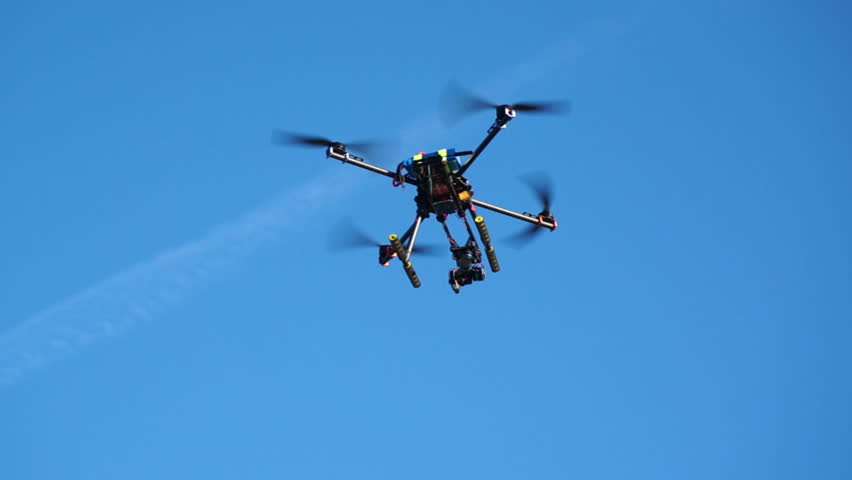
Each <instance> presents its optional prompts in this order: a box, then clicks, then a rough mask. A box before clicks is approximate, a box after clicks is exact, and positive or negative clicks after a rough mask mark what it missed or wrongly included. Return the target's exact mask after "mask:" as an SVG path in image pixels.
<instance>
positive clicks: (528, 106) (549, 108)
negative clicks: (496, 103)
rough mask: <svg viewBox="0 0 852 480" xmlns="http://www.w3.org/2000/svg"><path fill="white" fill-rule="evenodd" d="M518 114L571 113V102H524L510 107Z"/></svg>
mask: <svg viewBox="0 0 852 480" xmlns="http://www.w3.org/2000/svg"><path fill="white" fill-rule="evenodd" d="M509 108H511V109H512V110H514V111H516V112H537V113H563V112H566V113H567V112H569V111H571V102H569V101H567V100H560V101H551V102H523V103H515V104H513V105H509Z"/></svg>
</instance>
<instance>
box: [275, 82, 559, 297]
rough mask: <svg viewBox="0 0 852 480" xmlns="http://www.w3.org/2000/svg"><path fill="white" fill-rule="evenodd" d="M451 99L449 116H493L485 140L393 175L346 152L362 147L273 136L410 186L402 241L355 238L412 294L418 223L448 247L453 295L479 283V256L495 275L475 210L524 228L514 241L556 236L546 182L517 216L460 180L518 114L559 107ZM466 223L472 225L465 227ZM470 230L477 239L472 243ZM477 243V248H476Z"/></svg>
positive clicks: (425, 157) (424, 158)
mask: <svg viewBox="0 0 852 480" xmlns="http://www.w3.org/2000/svg"><path fill="white" fill-rule="evenodd" d="M448 94H449V95H452V96H453V98H452V101H451V103H452V107H451V108H452V110H453V111H454V113H471V112H473V111H477V110H482V109H489V110H493V111H494V112H495V114H496V115H495V118H494V122H493V123H492V124H491V126H490V127H489V128H488V131H487V134H486V136H485V139H483V140H482V142H480V144H479V146H478V147H476V149H475V150H464V151H457V150H456V149H454V148H443V149H440V150H436V151H433V152H419V153H417V154H416V155H413V156H411V157H410V158H407V159H405V160H403V161H402V162H400V163H399V164H398V165H397V167H396V169H395V170H388V169H385V168H382V167H381V166H379V165H375V164H372V163H369V162H368V161H367V160H365V159H364V158H362V157H359V156H356V155H354V154H352V153H351V152H350V151H349V150H354V151H359V152H360V151H365V150H369V144H368V143H366V142H362V143H359V142H352V143H348V144H345V143H343V142H338V141H334V140H330V139H327V138H325V137H319V136H312V135H304V134H297V133H290V132H285V131H277V132H276V134H275V137H274V140H275V141H276V143H281V144H290V145H301V146H314V147H325V156H326V158H332V159H335V160H339V161H341V162H343V163H345V164H349V165H354V166H356V167H359V168H362V169H364V170H368V171H370V172H373V173H377V174H379V175H383V176H385V177H389V178H390V179H391V182H392V185H393V186H394V187H402V188H405V185H412V186H414V187H415V188H416V189H417V194H416V196H415V197H414V202H415V204H416V215H415V218H414V222H413V223H412V224H411V226H410V227H408V229H407V230H406V231H405V233H403V234H402V235H397V234H395V233H394V234H391V235H390V236H388V237H387V243H385V244H379V243H375V242H370V241H369V240H368V239H367V237H366V236H365V235H363V234H360V233H359V234H358V236H359V237H361V238H360V240H361V241H362V243H368V242H369V243H373V244H374V245H375V246H377V247H378V249H379V264H380V265H383V266H388V265H389V263H390V262H391V260H392V259H393V258H394V257H396V258H398V259H399V260H400V262H401V263H402V268H403V270H404V271H405V274H406V276H407V277H408V280H409V281H410V282H411V285H412V286H413V287H414V288H418V287H420V285H421V283H420V279H419V277H418V276H417V272H416V271H415V270H414V266H413V265H412V261H411V260H412V257H413V255H414V254H415V253H417V252H418V251H419V250H423V249H422V248H418V247H419V246H418V247H416V246H415V242H416V241H417V235H418V233H419V232H420V227H421V224H422V222H423V220H425V219H427V218H429V216H430V215H434V216H435V218H436V219H437V221H438V223H440V224H441V227H442V228H443V230H444V233H445V235H446V237H447V241H448V242H449V245H450V247H449V250H450V253H451V254H452V258H453V260H454V261H455V264H456V266H455V267H454V268H452V269H451V270H450V271H449V280H448V283H449V284H450V287H451V288H452V290H453V292H455V293H459V292H460V291H461V287H462V286H465V285H470V284H472V283H473V282H479V281H482V280H485V267H484V265H483V262H482V253H483V252H484V253H485V257H486V258H487V260H488V266H489V267H490V269H491V272H493V273H496V272H499V271H500V263H499V262H498V260H497V253H496V251H495V249H494V245H493V244H492V241H491V236H490V235H489V232H488V227H487V226H486V224H485V218H484V217H483V216H482V215H480V214H479V211H478V210H477V207H481V208H483V209H485V210H490V211H492V212H496V213H499V214H502V215H505V216H508V217H511V218H514V219H517V220H521V221H523V222H526V223H529V224H530V226H529V227H528V229H526V230H524V231H522V232H521V233H520V234H519V235H517V237H518V238H519V239H528V238H530V237H531V236H533V235H535V234H536V233H538V232H540V231H542V230H550V231H553V230H556V227H557V226H558V224H557V221H556V219H555V218H554V216H553V213H552V212H551V211H550V203H551V192H550V188H549V186H548V185H547V184H546V182H542V181H534V180H529V181H528V184H529V186H530V187H531V188H533V190H535V192H536V194H537V196H538V199H539V201H540V203H541V210H540V211H539V212H538V213H535V214H533V213H529V212H523V213H519V212H516V211H513V210H509V209H507V208H503V207H500V206H497V205H493V204H490V203H486V202H484V201H482V200H479V199H478V198H475V197H474V191H473V187H472V186H471V184H470V182H469V181H468V180H467V178H465V176H464V174H465V173H466V172H467V171H468V169H470V167H471V165H473V163H474V161H476V159H477V158H479V156H480V155H481V154H482V152H483V151H484V150H485V148H486V147H487V146H488V145H489V144H490V143H491V141H492V140H494V137H496V136H497V134H499V133H500V132H501V131H503V130H505V129H506V127H507V125H508V123H509V122H510V121H512V120H513V119H514V118H515V117H516V116H517V114H518V113H527V112H529V113H548V112H549V113H557V112H559V111H562V110H563V109H564V106H565V105H566V103H565V102H523V103H514V104H494V103H491V102H488V101H486V100H483V99H481V98H478V97H476V96H474V95H473V94H470V93H468V92H466V91H464V90H462V89H461V88H460V87H455V88H452V89H448ZM451 216H454V217H458V219H459V220H460V222H461V223H462V225H463V227H464V232H465V234H466V235H467V240H466V241H464V242H460V241H458V240H456V239H455V238H454V237H453V235H452V233H451V232H450V228H449V226H448V225H447V224H448V221H449V218H450V217H451ZM468 217H470V219H471V220H472V223H473V226H474V227H473V228H472V227H471V222H470V221H468ZM474 228H475V229H476V231H477V233H478V234H479V241H477V238H476V235H475V234H474ZM480 242H481V244H480Z"/></svg>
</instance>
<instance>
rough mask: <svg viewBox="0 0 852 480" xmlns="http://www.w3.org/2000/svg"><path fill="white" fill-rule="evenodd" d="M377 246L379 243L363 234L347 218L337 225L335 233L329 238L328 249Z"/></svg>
mask: <svg viewBox="0 0 852 480" xmlns="http://www.w3.org/2000/svg"><path fill="white" fill-rule="evenodd" d="M379 245H381V243H379V242H377V241H376V240H374V239H373V238H372V237H370V236H369V235H367V234H366V233H364V232H363V231H362V230H361V229H359V228H358V227H357V226H355V224H354V223H352V220H350V219H348V218H347V219H345V220H342V221H341V222H340V224H338V226H337V228H336V229H335V232H333V234H332V235H331V237H330V238H329V247H331V248H334V249H350V248H361V247H377V246H379Z"/></svg>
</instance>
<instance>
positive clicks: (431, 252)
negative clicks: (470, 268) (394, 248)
mask: <svg viewBox="0 0 852 480" xmlns="http://www.w3.org/2000/svg"><path fill="white" fill-rule="evenodd" d="M381 245H382V243H380V242H378V241H376V240H375V239H374V238H373V237H371V236H369V235H367V234H366V233H364V232H363V231H362V230H361V229H359V228H358V227H357V226H356V225H355V224H354V223H353V222H352V220H350V219H348V218H347V219H344V220H342V221H341V222H340V224H338V226H337V228H336V229H335V232H334V233H333V234H332V235H331V236H330V237H329V245H328V246H329V248H331V249H333V250H338V249H353V248H363V247H378V246H381ZM445 251H446V250H444V249H442V248H441V247H440V246H438V245H431V244H420V243H415V244H414V250H413V253H417V254H419V255H426V256H436V255H440V254H441V253H443V252H445Z"/></svg>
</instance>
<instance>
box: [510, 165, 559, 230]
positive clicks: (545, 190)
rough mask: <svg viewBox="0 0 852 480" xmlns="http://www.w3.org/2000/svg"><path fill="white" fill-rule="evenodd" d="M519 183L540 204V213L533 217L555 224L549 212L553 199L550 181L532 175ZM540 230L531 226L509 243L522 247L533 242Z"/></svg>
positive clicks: (546, 178)
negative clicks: (528, 190)
mask: <svg viewBox="0 0 852 480" xmlns="http://www.w3.org/2000/svg"><path fill="white" fill-rule="evenodd" d="M521 181H523V182H524V183H526V184H527V186H528V187H530V189H531V190H532V191H533V192H534V193H535V195H536V197H538V201H539V203H540V204H541V212H539V213H538V214H537V215H535V216H536V217H539V218H541V219H543V220H547V221H550V222H552V223H554V224H556V220H555V219H554V218H553V214H552V213H551V212H550V205H551V200H552V199H553V187H552V185H551V183H550V179H549V178H548V177H546V176H544V175H542V174H532V175H526V176H524V177H521ZM542 230H543V229H542V227H541V226H539V225H531V226H530V227H528V228H526V229H524V230H522V231H520V232H518V233H516V234H515V235H513V236H511V237H510V238H509V241H510V242H512V243H514V244H515V245H517V246H523V245H525V244H527V243H529V242H530V241H531V240H533V239H534V238H535V236H536V235H538V234H539V233H541V232H542Z"/></svg>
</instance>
